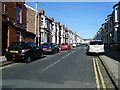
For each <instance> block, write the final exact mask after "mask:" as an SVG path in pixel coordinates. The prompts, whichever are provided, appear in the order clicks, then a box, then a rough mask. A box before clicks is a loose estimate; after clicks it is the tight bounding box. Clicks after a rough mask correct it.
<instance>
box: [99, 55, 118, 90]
mask: <svg viewBox="0 0 120 90" xmlns="http://www.w3.org/2000/svg"><path fill="white" fill-rule="evenodd" d="M99 58H100V60H101V61H102V63H103V65H104V66H105V68H106V70H107V72H108V74H109V75H110V77H111V79H112V80H113V82H114V84H115V85H116V87H117V88H119V89H120V77H119V76H120V70H119V67H120V62H119V61H117V60H115V59H112V58H110V57H108V56H106V55H100V56H99Z"/></svg>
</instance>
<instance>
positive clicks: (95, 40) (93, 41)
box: [90, 40, 102, 42]
mask: <svg viewBox="0 0 120 90" xmlns="http://www.w3.org/2000/svg"><path fill="white" fill-rule="evenodd" d="M90 42H102V40H90Z"/></svg>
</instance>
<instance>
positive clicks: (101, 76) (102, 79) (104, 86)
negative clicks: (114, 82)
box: [96, 59, 106, 90]
mask: <svg viewBox="0 0 120 90" xmlns="http://www.w3.org/2000/svg"><path fill="white" fill-rule="evenodd" d="M96 64H97V67H98V72H99V75H100V79H101V82H102V87H103V89H104V90H106V85H105V82H104V78H103V75H102V73H101V70H100V66H99V64H98V60H97V59H96Z"/></svg>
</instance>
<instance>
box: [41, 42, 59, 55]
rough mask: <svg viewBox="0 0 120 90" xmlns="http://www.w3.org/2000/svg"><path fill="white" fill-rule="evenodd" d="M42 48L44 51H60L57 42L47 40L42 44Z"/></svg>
mask: <svg viewBox="0 0 120 90" xmlns="http://www.w3.org/2000/svg"><path fill="white" fill-rule="evenodd" d="M41 47H42V49H43V52H44V53H52V54H54V53H57V52H59V46H57V45H56V44H55V43H51V42H47V43H43V44H42V46H41Z"/></svg>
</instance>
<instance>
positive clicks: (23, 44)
mask: <svg viewBox="0 0 120 90" xmlns="http://www.w3.org/2000/svg"><path fill="white" fill-rule="evenodd" d="M24 46H25V43H18V42H14V43H12V44H11V45H10V47H9V49H22V48H24Z"/></svg>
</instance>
